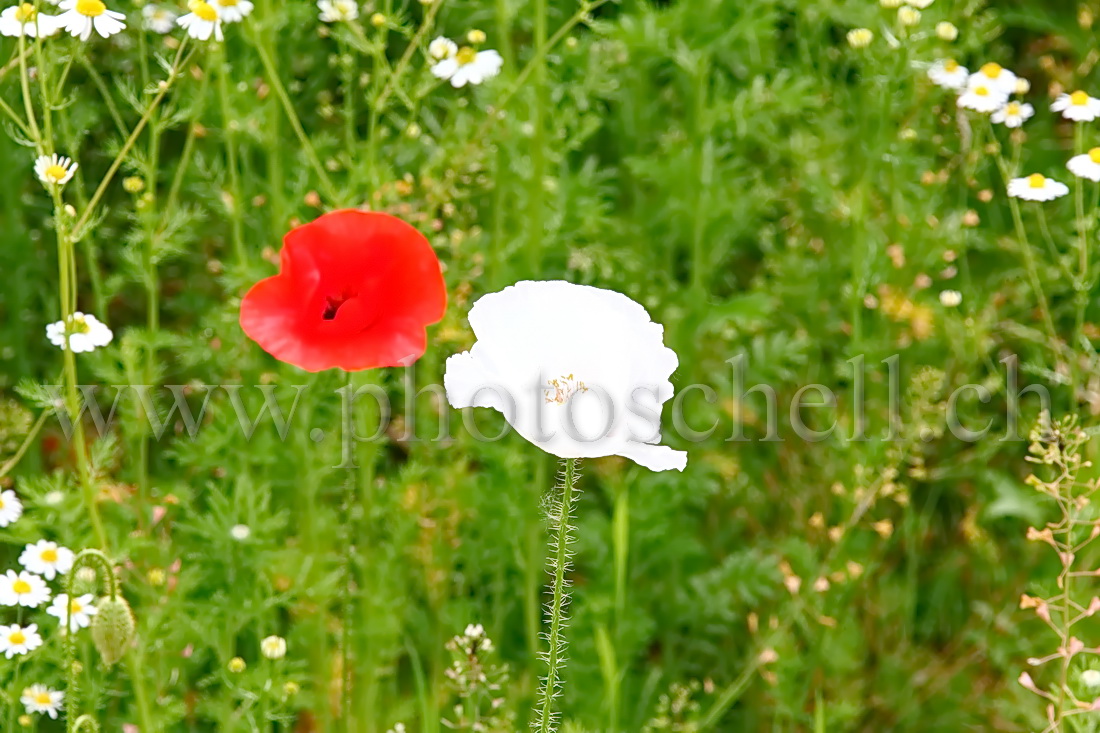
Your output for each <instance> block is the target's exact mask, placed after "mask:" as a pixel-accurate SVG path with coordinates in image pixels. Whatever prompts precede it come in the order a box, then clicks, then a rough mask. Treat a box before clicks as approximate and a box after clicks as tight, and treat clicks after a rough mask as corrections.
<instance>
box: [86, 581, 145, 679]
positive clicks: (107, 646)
mask: <svg viewBox="0 0 1100 733" xmlns="http://www.w3.org/2000/svg"><path fill="white" fill-rule="evenodd" d="M97 608H98V612H97V613H96V615H95V616H93V617H92V641H94V642H95V648H96V649H97V650H98V651H99V655H100V656H101V657H103V661H104V662H106V663H107V666H108V667H109V666H111V665H113V664H114V663H115V662H117V661H119V660H120V659H122V657H123V655H124V654H126V651H127V650H128V649H129V648H130V642H131V641H132V640H133V638H134V628H135V624H134V612H133V611H131V610H130V604H129V603H127V602H126V599H125V598H123V597H122V596H116V597H114V598H111V597H110V596H104V597H103V598H100V599H99V603H98V604H97Z"/></svg>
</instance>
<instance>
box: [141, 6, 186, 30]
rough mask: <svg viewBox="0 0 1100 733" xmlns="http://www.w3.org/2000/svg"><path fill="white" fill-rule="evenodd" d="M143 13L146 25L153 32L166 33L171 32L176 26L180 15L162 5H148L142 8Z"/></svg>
mask: <svg viewBox="0 0 1100 733" xmlns="http://www.w3.org/2000/svg"><path fill="white" fill-rule="evenodd" d="M141 15H142V17H144V18H145V27H146V29H148V30H151V31H152V32H153V33H159V34H161V35H164V34H165V33H171V32H172V29H173V28H175V27H176V18H178V17H179V15H178V14H177V13H176V12H175V11H174V10H170V9H168V8H166V7H164V6H162V5H153V4H149V5H146V6H145V7H144V8H142V9H141Z"/></svg>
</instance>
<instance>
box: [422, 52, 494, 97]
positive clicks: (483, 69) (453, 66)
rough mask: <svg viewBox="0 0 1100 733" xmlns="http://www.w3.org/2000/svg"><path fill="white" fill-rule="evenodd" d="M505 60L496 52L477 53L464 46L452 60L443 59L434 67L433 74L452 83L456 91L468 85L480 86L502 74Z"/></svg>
mask: <svg viewBox="0 0 1100 733" xmlns="http://www.w3.org/2000/svg"><path fill="white" fill-rule="evenodd" d="M503 65H504V59H502V58H501V57H500V54H499V53H497V52H496V51H475V50H474V49H473V48H471V47H470V46H463V47H462V48H460V49H458V51H457V52H455V55H454V56H453V57H452V58H447V59H443V60H442V61H440V62H439V63H437V64H436V65H435V66H433V67H432V74H434V75H435V76H436V77H437V78H439V79H446V80H448V81H450V82H451V86H453V87H454V88H455V89H458V88H460V87H464V86H466V85H467V84H480V83H481V82H483V81H485V80H486V79H492V78H493V77H494V76H496V75H497V74H499V73H500V67H501V66H503Z"/></svg>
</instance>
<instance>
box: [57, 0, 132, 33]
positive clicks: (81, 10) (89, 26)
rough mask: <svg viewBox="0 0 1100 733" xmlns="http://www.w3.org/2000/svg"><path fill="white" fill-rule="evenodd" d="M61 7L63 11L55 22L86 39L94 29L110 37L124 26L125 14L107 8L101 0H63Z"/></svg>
mask: <svg viewBox="0 0 1100 733" xmlns="http://www.w3.org/2000/svg"><path fill="white" fill-rule="evenodd" d="M60 7H61V9H62V10H64V11H65V12H64V13H62V14H61V15H59V16H57V22H58V23H59V24H60V25H61V26H62V27H64V28H65V30H67V31H68V32H69V33H71V34H72V35H73V36H76V37H78V38H80V40H82V41H87V40H88V39H89V38H91V36H92V31H93V30H94V31H95V32H96V33H98V34H99V35H101V36H103V37H104V38H110V37H111V36H113V35H114V34H116V33H119V32H121V31H122V29H123V28H125V27H126V24H125V23H123V22H122V21H124V20H125V19H126V16H125V15H123V14H122V13H119V12H116V11H114V10H108V9H107V6H106V5H104V4H103V0H63V1H62V3H61V5H60Z"/></svg>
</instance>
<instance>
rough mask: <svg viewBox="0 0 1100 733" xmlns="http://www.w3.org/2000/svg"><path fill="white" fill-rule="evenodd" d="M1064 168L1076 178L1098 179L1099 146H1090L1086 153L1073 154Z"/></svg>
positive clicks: (1099, 168)
mask: <svg viewBox="0 0 1100 733" xmlns="http://www.w3.org/2000/svg"><path fill="white" fill-rule="evenodd" d="M1066 168H1069V172H1070V173H1072V174H1073V175H1075V176H1077V177H1078V178H1087V179H1089V180H1090V181H1100V148H1092V149H1091V150H1089V151H1088V152H1087V153H1081V154H1080V155H1075V156H1073V157H1072V158H1070V159H1069V162H1068V163H1066Z"/></svg>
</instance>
